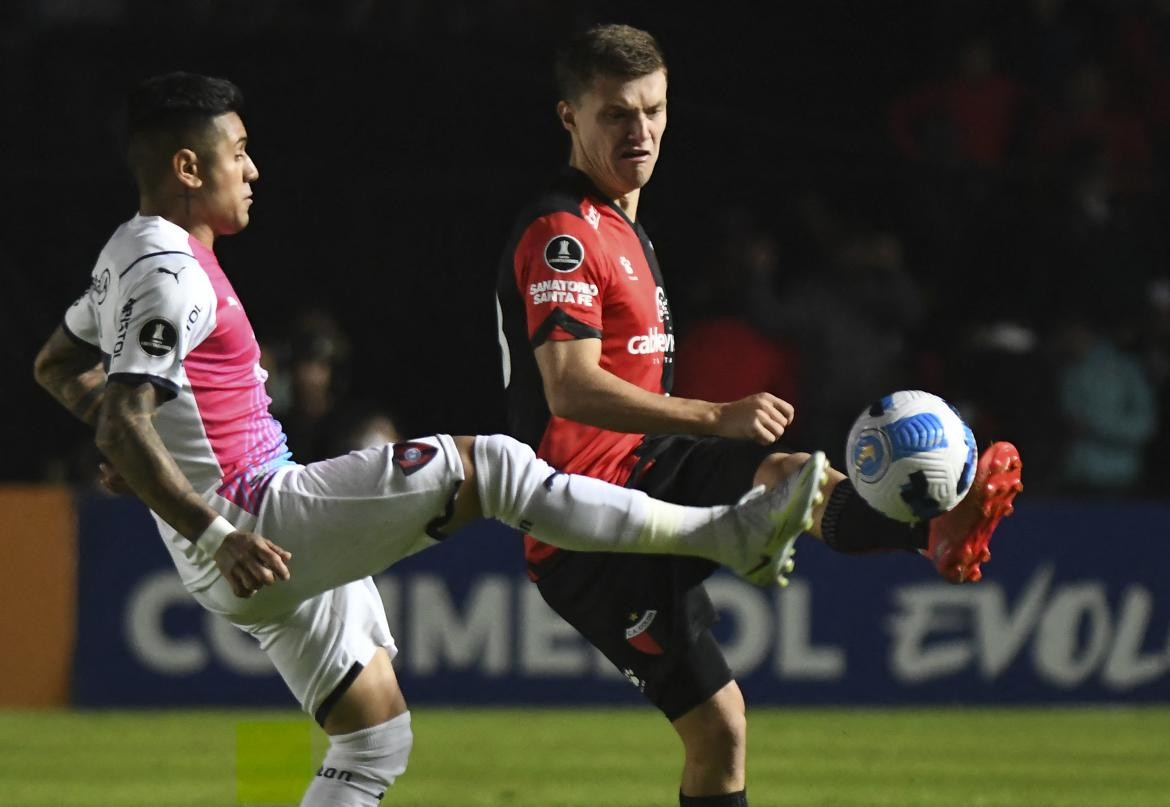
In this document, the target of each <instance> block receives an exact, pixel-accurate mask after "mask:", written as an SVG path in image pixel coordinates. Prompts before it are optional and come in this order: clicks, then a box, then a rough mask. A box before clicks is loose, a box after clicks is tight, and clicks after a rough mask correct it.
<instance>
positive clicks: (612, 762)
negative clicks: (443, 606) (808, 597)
mask: <svg viewBox="0 0 1170 807" xmlns="http://www.w3.org/2000/svg"><path fill="white" fill-rule="evenodd" d="M414 730H415V744H414V752H413V755H412V757H411V764H410V769H409V771H407V773H406V775H405V776H404V777H403V778H402V779H401V780H400V781H399V782H398V783H397V784H396V785H395V786H394V787H393V788H392V789H391V791H390V793H389V795H388V796H387V797H386V800H385V802H384V803H385V804H394V805H403V806H404V807H405V805H411V807H481V806H482V807H487V806H488V805H501V806H502V805H507V806H508V807H558V806H559V805H565V807H569V805H573V806H574V807H576V806H577V805H580V807H585V806H586V805H590V806H591V807H592V805H597V804H604V805H607V807H641V806H642V805H646V806H647V807H649V805H664V806H665V807H669V805H672V804H675V805H676V804H677V800H676V798H675V795H674V794H675V793H676V791H677V786H678V785H677V782H678V768H679V763H680V758H681V754H680V748H681V746H680V745H679V744H678V741H677V740H676V739H675V736H674V734H673V732H672V731H671V730H670V727H669V726H668V725H667V724H666V723H665V722H664V721H662V720H661V719H660V718H659V717H658V716H657V715H656V713H654V712H651V711H650V710H649V709H629V710H565V709H558V710H515V709H509V710H485V709H476V710H466V709H437V708H426V707H422V708H418V709H416V710H415V712H414ZM749 736H750V743H749V758H748V771H749V782H748V794H749V796H750V797H751V803H752V805H753V807H769V805H834V806H835V805H1021V806H1023V805H1027V807H1043V806H1044V805H1125V807H1136V806H1137V805H1170V707H1144V708H1124V709H1123V708H1117V709H1089V708H1077V709H1027V710H1023V709H1021V710H999V709H996V710H991V709H968V710H960V709H932V710H924V709H915V710H902V709H899V710H875V709H849V710H846V709H755V710H752V711H751V713H750V714H749ZM323 748H324V745H323V735H320V734H319V733H318V732H316V730H313V729H310V728H309V727H308V722H307V720H305V719H302V718H301V717H300V716H298V715H296V714H295V713H287V712H243V711H165V712H90V713H78V712H4V711H0V805H4V807H41V806H42V805H43V806H44V807H50V806H51V807H65V806H68V807H74V806H76V807H81V806H82V805H85V806H86V807H99V806H100V807H140V806H141V807H160V806H161V805H168V806H169V807H181V806H183V807H195V805H200V806H202V805H209V806H210V805H216V806H217V807H223V806H225V805H229V806H230V805H237V804H295V803H296V800H297V794H298V793H299V792H300V790H301V788H303V786H304V784H305V783H306V782H307V780H308V776H309V775H310V774H311V772H312V771H313V770H315V767H311V766H312V765H313V761H314V759H313V758H314V755H316V757H317V758H319V756H320V754H321V753H322V749H323Z"/></svg>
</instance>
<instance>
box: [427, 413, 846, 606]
mask: <svg viewBox="0 0 1170 807" xmlns="http://www.w3.org/2000/svg"><path fill="white" fill-rule="evenodd" d="M455 444H456V447H457V449H458V451H459V454H460V457H461V458H462V460H463V466H464V474H465V479H464V481H463V483H462V485H461V486H460V489H459V492H458V494H457V496H456V500H455V507H454V510H453V512H452V518H451V520H450V521H449V522H448V524H447V525H446V526H445V528H444V529H445V531H447V532H452V531H454V530H456V529H458V528H459V527H461V526H463V525H464V524H466V523H468V522H469V521H471V520H473V519H475V518H478V517H481V516H487V517H490V518H496V519H499V520H500V521H503V522H504V523H506V524H510V525H511V526H514V527H518V528H520V529H523V530H525V531H526V532H530V533H531V534H533V535H535V536H536V537H537V538H540V539H541V540H542V541H545V542H546V543H550V544H554V545H556V546H559V547H562V548H564V549H571V550H576V551H583V552H638V553H648V554H675V555H693V556H696V557H702V558H707V559H709V560H714V561H716V562H717V563H721V564H723V565H725V566H728V567H729V568H731V569H732V570H733V571H735V572H737V573H738V574H740V575H742V576H744V577H745V578H747V579H748V580H749V581H751V582H754V583H757V584H759V585H769V584H772V583H774V582H776V580H777V576H778V574H780V573H782V568H779V567H782V566H783V562H784V560H785V558H786V555H785V553H786V552H787V551H788V550H789V548H790V545H791V542H792V541H793V540H794V539H795V538H796V536H797V535H799V534H800V533H801V532H802V531H804V530H807V529H809V528H810V527H811V526H812V513H813V508H814V507H816V506H817V504H818V503H819V502H820V500H821V498H822V493H821V488H822V487H823V485H824V483H825V475H824V473H823V471H822V468H823V456H821V455H817V457H818V459H817V460H816V462H814V463H812V465H811V466H810V468H809V470H808V472H807V473H805V472H802V473H798V474H796V475H794V476H793V477H792V480H791V481H790V482H788V483H786V484H782V485H778V486H776V487H775V488H773V489H772V490H770V491H768V492H767V493H765V494H763V495H762V496H758V497H756V498H754V499H752V500H750V501H747V502H745V503H743V504H741V505H736V506H730V507H728V506H720V507H685V506H682V505H676V504H668V503H666V502H662V501H658V500H657V499H652V498H650V497H649V496H647V495H646V494H645V493H643V492H641V491H638V490H633V489H629V488H622V487H618V486H616V485H611V484H609V483H606V482H602V481H600V480H597V479H591V478H589V477H585V476H578V475H575V474H563V473H560V472H558V471H557V470H556V469H554V468H552V467H551V466H550V465H548V464H547V463H545V462H544V461H543V460H540V459H538V458H537V457H536V456H535V455H534V454H533V452H532V449H530V448H529V447H528V446H526V445H524V444H523V443H520V442H518V441H516V440H513V439H512V438H510V437H506V436H504V435H491V436H486V437H484V436H480V437H457V438H455ZM802 470H803V469H802Z"/></svg>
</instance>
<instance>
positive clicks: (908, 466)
mask: <svg viewBox="0 0 1170 807" xmlns="http://www.w3.org/2000/svg"><path fill="white" fill-rule="evenodd" d="M845 456H846V458H847V461H848V463H849V481H850V482H852V483H853V487H854V488H856V489H857V492H858V494H860V496H861V498H863V499H864V500H865V501H866V502H868V503H869V505H870V506H871V507H873V508H874V509H876V510H878V511H880V512H882V513H884V514H885V515H887V516H889V517H890V518H893V519H897V520H898V521H905V522H909V523H914V522H917V521H921V520H923V519H927V518H933V517H934V516H937V515H939V514H940V513H945V512H946V511H947V510H950V509H951V508H952V507H954V506H955V505H956V504H958V503H959V501H960V500H961V499H962V498H963V495H964V494H965V493H966V492H967V489H968V488H969V487H971V480H972V479H974V478H975V463H976V461H977V456H976V448H975V435H973V434H972V433H971V429H970V428H969V427H968V426H967V424H966V423H964V422H963V419H962V418H961V417H959V413H958V412H957V411H956V410H955V408H954V407H953V406H951V405H950V404H948V403H947V402H946V401H944V400H943V399H942V398H940V397H938V396H937V395H932V394H931V393H929V392H922V391H921V390H902V391H900V392H895V393H894V394H893V395H887V396H886V397H884V398H882V399H881V400H880V401H878V402H877V403H875V404H874V405H873V406H871V407H869V408H868V409H866V410H865V411H864V412H862V413H861V414H860V415H859V416H858V418H857V420H856V422H854V424H853V428H852V429H850V431H849V441H848V442H847V443H846V444H845Z"/></svg>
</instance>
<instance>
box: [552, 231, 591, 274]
mask: <svg viewBox="0 0 1170 807" xmlns="http://www.w3.org/2000/svg"><path fill="white" fill-rule="evenodd" d="M544 262H545V263H547V264H548V268H549V269H552V270H553V271H554V272H575V271H576V270H577V267H578V266H580V265H581V264H582V263H584V262H585V247H583V246H581V242H580V241H578V240H577V239H576V238H574V237H573V236H571V235H568V234H564V235H554V236H553V237H552V240H550V241H549V242H548V243H547V244H545V246H544Z"/></svg>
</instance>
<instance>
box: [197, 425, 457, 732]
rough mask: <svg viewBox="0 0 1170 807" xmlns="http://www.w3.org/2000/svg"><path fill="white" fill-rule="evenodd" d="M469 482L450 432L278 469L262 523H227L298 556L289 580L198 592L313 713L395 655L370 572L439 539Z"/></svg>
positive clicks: (217, 585)
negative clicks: (382, 657)
mask: <svg viewBox="0 0 1170 807" xmlns="http://www.w3.org/2000/svg"><path fill="white" fill-rule="evenodd" d="M463 479H464V472H463V463H462V461H461V460H460V458H459V452H458V450H457V449H456V448H455V441H454V440H452V439H451V437H450V436H449V435H445V434H442V435H437V436H435V437H426V438H420V439H416V440H412V441H410V442H409V443H398V444H393V445H386V446H381V447H378V448H369V449H366V450H364V451H354V452H352V453H350V454H347V455H345V456H344V457H337V458H335V459H331V460H325V461H323V462H315V463H313V464H312V465H307V466H300V465H294V466H289V467H287V468H282V469H280V470H279V471H277V473H276V475H275V476H274V477H273V479H272V482H271V483H270V485H269V487H268V490H267V491H266V492H265V494H264V500H263V503H262V504H261V507H260V512H259V514H258V515H257V516H255V517H253V516H249V515H248V514H244V515H243V516H239V515H238V514H239V512H240V511H239V510H238V509H237V508H234V507H233V508H231V516H230V517H232V518H233V523H234V524H235V525H236V527H238V528H239V529H241V530H246V531H249V532H256V533H259V534H260V535H263V536H264V537H265V538H268V539H270V540H271V541H273V542H275V543H276V544H278V545H280V546H281V547H283V548H284V549H287V550H288V551H289V552H291V553H292V559H291V560H290V561H289V563H288V567H289V571H290V573H291V575H292V578H291V579H290V580H288V581H279V582H277V583H276V584H275V585H272V586H266V587H265V588H263V589H261V590H260V591H258V592H257V593H256V594H255V595H253V596H252V597H250V598H248V599H241V598H239V597H236V596H235V595H234V594H232V591H231V586H229V585H228V583H227V581H226V580H224V579H223V578H222V577H220V576H218V575H216V577H215V580H214V582H213V583H212V584H211V586H210V587H208V588H206V589H203V590H201V591H194V592H192V593H193V594H194V596H195V599H197V600H198V601H199V603H200V604H201V605H202V606H203V607H205V608H207V609H208V610H209V611H212V612H214V613H217V614H221V615H223V616H225V617H227V618H228V619H229V620H230V621H231V622H233V623H234V624H236V625H237V626H239V627H240V628H242V629H243V630H245V631H247V632H248V633H250V634H252V636H254V637H256V639H257V640H258V641H259V642H260V646H261V648H262V649H263V650H264V652H265V653H267V654H268V657H269V658H270V659H272V662H273V664H274V665H275V666H276V669H277V670H278V671H279V672H280V674H281V676H282V677H283V678H284V680H285V682H286V683H287V684H288V687H289V689H290V690H291V691H292V693H293V695H295V696H296V698H297V700H298V701H299V702H300V703H301V707H302V708H303V709H304V710H305V711H306V712H308V713H309V714H314V713H315V712H316V711H317V709H318V708H319V706H320V705H321V702H322V701H323V700H325V698H327V697H328V696H329V694H330V693H331V692H332V691H333V690H334V689H335V688H336V687H337V685H338V684H339V683H340V682H341V681H342V679H343V678H344V677H345V675H346V673H347V672H349V670H350V668H351V667H352V666H353V664H354V663H355V662H357V663H360V664H362V665H365V664H368V663H369V661H370V659H371V658H372V657H373V655H374V652H375V651H376V650H377V649H378V648H379V647H386V648H387V649H388V650H389V652H390V656H391V658H393V657H394V655H395V653H396V652H397V649H396V647H395V645H394V638H393V636H391V635H390V629H389V627H388V625H387V624H386V614H385V611H384V609H383V607H382V600H381V598H380V597H379V596H378V591H377V589H376V588H375V587H374V584H373V581H372V580H370V579H369V578H370V575H372V574H376V573H378V572H381V571H382V570H384V569H386V568H387V567H389V566H391V565H393V564H394V563H395V562H397V561H399V560H401V559H402V558H405V557H407V556H409V555H413V554H414V553H415V552H418V551H420V550H422V549H426V548H427V547H428V546H432V545H433V544H435V543H436V539H435V538H433V537H431V536H430V535H428V534H427V530H428V527H430V525H432V524H433V523H438V522H441V521H444V520H445V518H449V516H450V513H449V511H448V508H449V507H450V505H451V502H452V501H453V496H454V493H455V491H456V489H457V488H458V486H459V484H460V483H461V482H462V481H463ZM217 498H218V497H217ZM220 501H221V502H223V503H224V504H228V503H227V502H226V501H224V500H222V499H221V500H220ZM212 506H214V507H216V509H221V508H220V507H218V506H217V504H216V503H214V502H213V503H212ZM224 513H225V515H227V514H228V511H227V510H224Z"/></svg>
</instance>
